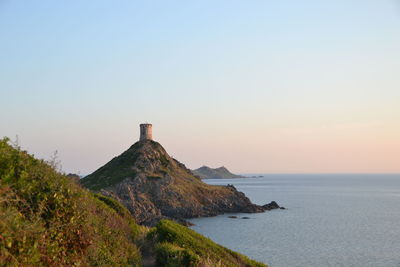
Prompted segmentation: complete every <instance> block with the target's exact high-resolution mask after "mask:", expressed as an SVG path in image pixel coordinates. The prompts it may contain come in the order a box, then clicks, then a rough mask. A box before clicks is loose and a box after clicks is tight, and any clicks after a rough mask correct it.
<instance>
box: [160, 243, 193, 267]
mask: <svg viewBox="0 0 400 267" xmlns="http://www.w3.org/2000/svg"><path fill="white" fill-rule="evenodd" d="M156 255H157V263H158V264H160V265H161V266H166V267H178V266H182V267H189V266H196V265H198V264H199V262H200V259H199V257H198V256H197V255H196V254H194V253H193V252H191V251H190V250H188V249H184V248H181V247H178V246H176V245H173V244H171V243H159V244H158V245H157V246H156Z"/></svg>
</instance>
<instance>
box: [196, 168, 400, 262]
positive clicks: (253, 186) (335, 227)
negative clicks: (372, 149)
mask: <svg viewBox="0 0 400 267" xmlns="http://www.w3.org/2000/svg"><path fill="white" fill-rule="evenodd" d="M205 181H206V182H207V183H209V184H221V185H222V184H233V185H234V186H235V187H236V188H237V189H238V190H239V191H242V192H244V193H245V194H246V195H247V196H248V197H249V198H250V199H251V200H252V201H253V202H254V203H257V204H265V203H268V202H270V201H271V200H275V201H277V202H278V204H280V205H282V206H285V207H286V208H287V210H273V211H269V212H266V213H260V214H235V215H237V216H248V217H250V218H251V219H249V220H245V219H229V218H227V216H228V215H221V216H217V217H211V218H199V219H193V220H191V221H192V222H193V223H195V224H196V225H195V226H193V227H192V229H194V230H196V231H197V232H199V233H201V234H203V235H205V236H207V237H209V238H211V239H212V240H214V241H216V242H217V243H219V244H221V245H223V246H225V247H228V248H230V249H233V250H236V251H238V252H241V253H243V254H245V255H248V256H249V257H251V258H253V259H256V260H258V261H262V262H265V263H267V264H269V265H270V266H272V267H286V266H302V267H304V266H310V267H312V266H315V267H319V266H363V267H367V266H371V267H372V266H374V267H376V266H396V267H399V266H400V175H378V174H376V175H375V174H374V175H371V174H370V175H362V174H359V175H354V174H353V175H345V174H343V175H306V174H302V175H265V176H264V177H263V178H244V179H224V180H215V179H209V180H205Z"/></svg>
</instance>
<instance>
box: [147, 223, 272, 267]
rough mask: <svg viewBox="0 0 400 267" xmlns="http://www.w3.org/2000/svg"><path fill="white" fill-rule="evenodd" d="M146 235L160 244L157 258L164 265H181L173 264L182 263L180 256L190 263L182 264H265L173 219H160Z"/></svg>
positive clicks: (259, 266) (256, 265)
mask: <svg viewBox="0 0 400 267" xmlns="http://www.w3.org/2000/svg"><path fill="white" fill-rule="evenodd" d="M148 235H149V238H153V239H155V240H156V242H158V244H159V245H158V246H157V247H158V249H157V250H156V253H157V259H158V260H159V262H162V264H163V266H180V265H175V264H176V262H180V263H181V264H183V259H188V260H187V261H185V263H188V264H189V265H182V266H232V267H234V266H249V267H250V266H255V267H261V266H264V267H265V266H266V265H265V264H262V263H259V262H256V261H253V260H250V259H249V258H247V257H246V256H244V255H241V254H239V253H237V252H234V251H231V250H229V249H227V248H225V247H222V246H220V245H218V244H216V243H215V242H213V241H212V240H210V239H208V238H206V237H204V236H202V235H200V234H199V233H196V232H195V231H193V230H191V229H189V228H188V227H186V226H183V225H180V224H178V223H175V222H173V221H169V220H162V221H160V222H159V223H158V224H157V225H156V227H155V228H154V229H153V230H152V231H150V232H149V234H148ZM189 259H190V260H189ZM206 261H207V263H206ZM210 262H211V263H210ZM169 264H170V265H169ZM210 264H211V265H210Z"/></svg>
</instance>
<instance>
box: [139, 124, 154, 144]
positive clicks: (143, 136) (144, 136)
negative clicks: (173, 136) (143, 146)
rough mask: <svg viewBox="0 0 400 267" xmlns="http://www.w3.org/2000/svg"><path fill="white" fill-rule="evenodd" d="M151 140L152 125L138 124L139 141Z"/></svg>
mask: <svg viewBox="0 0 400 267" xmlns="http://www.w3.org/2000/svg"><path fill="white" fill-rule="evenodd" d="M145 140H153V125H152V124H150V123H142V124H140V139H139V141H145Z"/></svg>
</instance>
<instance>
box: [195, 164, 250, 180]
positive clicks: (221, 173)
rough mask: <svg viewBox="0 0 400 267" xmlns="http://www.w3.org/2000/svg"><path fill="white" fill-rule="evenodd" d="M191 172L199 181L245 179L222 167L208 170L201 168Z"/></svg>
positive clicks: (208, 168)
mask: <svg viewBox="0 0 400 267" xmlns="http://www.w3.org/2000/svg"><path fill="white" fill-rule="evenodd" d="M192 172H193V173H194V174H195V175H197V176H199V177H200V178H201V179H230V178H245V177H244V176H241V175H237V174H233V173H231V172H230V171H229V170H228V169H227V168H225V167H224V166H222V167H219V168H215V169H213V168H210V167H208V166H203V167H200V168H198V169H195V170H192Z"/></svg>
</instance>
